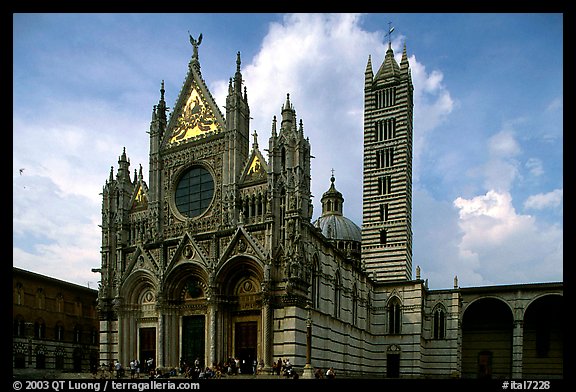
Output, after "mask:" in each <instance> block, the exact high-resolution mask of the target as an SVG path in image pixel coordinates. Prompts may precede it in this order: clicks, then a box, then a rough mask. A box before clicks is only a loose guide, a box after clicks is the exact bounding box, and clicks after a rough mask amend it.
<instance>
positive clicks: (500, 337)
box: [461, 293, 563, 378]
mask: <svg viewBox="0 0 576 392" xmlns="http://www.w3.org/2000/svg"><path fill="white" fill-rule="evenodd" d="M562 306H563V296H562V295H560V294H550V293H548V294H543V295H537V296H534V297H532V298H526V299H521V300H520V299H518V298H516V297H513V296H512V297H510V298H502V297H497V296H481V297H478V298H475V299H473V300H472V301H470V302H469V303H468V304H466V305H465V306H464V307H463V310H462V313H461V314H462V316H461V322H462V370H461V373H462V377H463V378H511V377H518V378H520V377H547V378H554V377H562V368H563V363H562V358H563V353H562V350H563V344H562V341H563V340H562V320H561V314H562ZM542 369H546V374H542Z"/></svg>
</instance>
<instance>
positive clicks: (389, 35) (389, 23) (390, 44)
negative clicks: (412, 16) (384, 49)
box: [384, 22, 394, 49]
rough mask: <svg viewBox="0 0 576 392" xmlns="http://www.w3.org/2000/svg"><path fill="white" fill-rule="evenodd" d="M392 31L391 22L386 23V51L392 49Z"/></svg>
mask: <svg viewBox="0 0 576 392" xmlns="http://www.w3.org/2000/svg"><path fill="white" fill-rule="evenodd" d="M393 31H394V27H393V26H392V22H388V32H387V33H386V35H385V36H384V37H388V49H390V48H392V32H393Z"/></svg>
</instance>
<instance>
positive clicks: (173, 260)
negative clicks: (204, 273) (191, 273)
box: [168, 233, 208, 270]
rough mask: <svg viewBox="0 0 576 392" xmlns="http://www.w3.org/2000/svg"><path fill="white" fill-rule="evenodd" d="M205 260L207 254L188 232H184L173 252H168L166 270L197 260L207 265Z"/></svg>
mask: <svg viewBox="0 0 576 392" xmlns="http://www.w3.org/2000/svg"><path fill="white" fill-rule="evenodd" d="M207 260H208V255H207V254H206V253H205V252H204V250H203V249H202V247H201V246H200V245H198V243H197V242H196V241H195V240H194V238H192V236H191V235H190V234H189V233H185V234H184V236H183V237H182V239H181V240H180V243H179V244H178V245H177V246H176V249H175V250H174V251H173V252H169V258H168V270H171V269H172V268H174V267H175V266H176V265H178V264H180V263H186V262H197V263H201V264H204V265H207Z"/></svg>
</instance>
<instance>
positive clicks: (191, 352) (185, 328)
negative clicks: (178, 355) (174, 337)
mask: <svg viewBox="0 0 576 392" xmlns="http://www.w3.org/2000/svg"><path fill="white" fill-rule="evenodd" d="M205 340H206V337H205V333H204V316H184V317H182V360H183V361H185V362H186V363H187V364H188V365H189V366H193V365H194V362H195V361H196V359H198V360H199V361H200V367H204V341H205Z"/></svg>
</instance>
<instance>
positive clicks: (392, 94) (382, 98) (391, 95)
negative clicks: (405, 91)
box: [375, 87, 396, 108]
mask: <svg viewBox="0 0 576 392" xmlns="http://www.w3.org/2000/svg"><path fill="white" fill-rule="evenodd" d="M375 98H376V108H385V107H388V106H392V105H396V87H391V88H387V89H384V90H380V91H376V93H375Z"/></svg>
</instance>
